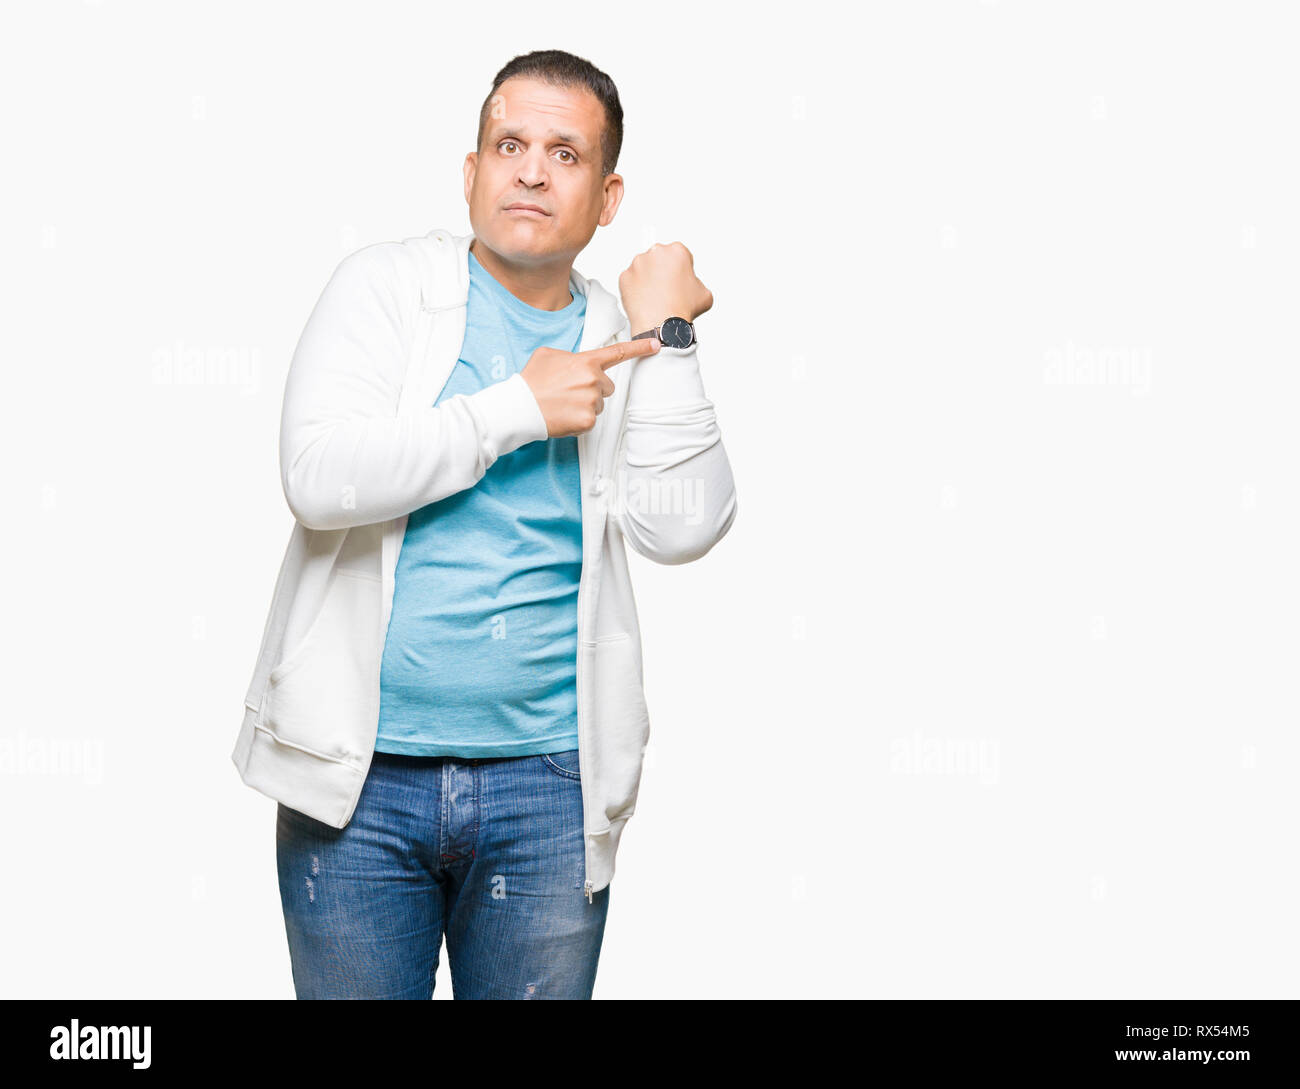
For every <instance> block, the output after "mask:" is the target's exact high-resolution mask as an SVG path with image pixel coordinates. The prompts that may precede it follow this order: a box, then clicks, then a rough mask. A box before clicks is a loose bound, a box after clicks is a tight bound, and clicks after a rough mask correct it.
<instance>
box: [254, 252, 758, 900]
mask: <svg viewBox="0 0 1300 1089" xmlns="http://www.w3.org/2000/svg"><path fill="white" fill-rule="evenodd" d="M473 240H474V236H473V234H466V235H453V234H450V233H448V232H447V231H442V230H434V231H431V232H430V233H429V234H428V235H426V236H424V237H422V238H408V239H406V240H405V241H403V242H384V243H379V244H376V245H373V246H367V247H365V248H364V249H361V250H358V251H357V252H356V253H353V254H351V255H349V256H348V257H346V258H344V259H343V261H342V262H340V264H339V266H338V268H337V269H336V270H335V272H334V275H333V276H332V277H331V279H330V281H329V283H328V284H327V285H326V287H325V290H324V292H323V293H322V294H321V297H320V300H319V301H318V302H317V304H316V307H315V309H314V310H313V311H312V313H311V317H310V318H309V319H308V322H307V326H306V328H305V329H304V330H303V334H302V337H301V339H300V340H299V342H298V347H297V349H296V351H295V352H294V356H293V360H292V362H291V364H290V367H289V375H288V379H287V381H286V383H285V392H284V408H283V413H282V417H281V426H280V475H281V482H282V484H283V486H284V494H285V498H286V499H287V501H288V504H289V509H290V510H291V511H292V512H293V515H294V518H295V523H294V527H293V531H292V534H291V536H290V538H289V544H288V548H287V549H286V551H285V555H284V559H283V561H282V562H281V565H280V572H279V576H278V577H277V579H276V584H275V591H274V593H273V595H272V602H271V609H270V613H269V615H268V617H267V620H266V626H265V629H264V632H263V636H262V644H261V649H260V651H259V653H258V658H257V665H256V668H255V670H254V672H253V679H252V683H251V684H250V685H249V688H248V693H247V695H246V696H245V699H244V704H245V707H244V718H243V723H242V726H241V727H240V730H239V736H238V740H237V742H236V744H235V749H234V752H233V754H232V759H233V760H234V762H235V766H236V767H237V768H238V769H239V774H240V777H241V778H242V780H243V781H244V782H245V783H246V784H247V785H248V786H251V787H253V788H254V789H256V790H258V791H260V792H261V793H263V794H266V795H267V796H269V797H271V798H273V799H275V800H277V801H279V802H283V803H284V804H285V805H287V806H289V807H290V808H292V809H296V810H298V811H300V812H302V813H305V814H306V815H307V816H309V817H313V818H314V819H316V820H319V821H322V822H324V823H326V824H328V825H330V826H332V827H334V828H343V827H345V826H346V825H347V823H348V821H349V820H351V818H352V814H353V812H354V811H355V809H356V805H357V800H358V799H359V797H360V795H361V788H362V785H363V784H364V782H365V778H366V775H367V773H368V771H369V768H370V760H371V757H372V756H373V755H374V745H375V736H376V731H377V727H378V722H379V670H380V663H381V660H382V655H383V650H384V640H385V637H386V634H387V631H388V621H389V617H390V615H391V611H392V603H393V589H394V585H395V579H394V575H395V571H396V567H397V557H398V554H399V552H400V549H401V544H402V538H403V536H404V534H405V532H406V518H407V515H408V514H409V513H410V512H411V511H414V510H418V509H419V508H421V507H423V506H426V505H427V504H429V503H433V502H436V501H437V500H439V499H442V498H445V497H446V496H448V495H452V494H454V493H456V492H458V491H461V490H462V489H464V488H470V487H473V486H474V484H475V483H477V482H478V480H479V479H480V478H481V477H482V476H483V474H484V473H485V472H486V471H487V470H488V468H489V466H491V465H492V463H493V462H495V461H496V459H497V458H498V457H500V456H501V455H502V454H506V453H509V452H510V451H511V450H514V449H517V448H518V447H520V446H522V445H524V443H527V442H533V441H535V440H540V439H545V438H546V437H547V431H546V421H545V419H544V418H543V416H542V412H541V409H540V408H539V407H538V404H537V401H536V399H535V398H534V397H533V394H532V390H531V389H530V388H529V386H528V384H527V383H526V382H525V381H524V379H523V377H522V375H519V374H514V375H511V376H510V377H509V378H507V379H505V380H504V381H502V382H497V383H495V384H494V385H491V386H488V387H487V388H485V389H482V390H479V391H478V392H477V393H474V394H471V395H464V394H461V395H458V396H456V397H452V398H450V399H448V400H446V401H444V402H443V403H442V404H438V405H435V404H434V402H435V400H436V399H437V397H438V394H439V393H440V392H441V390H442V387H443V385H444V384H445V382H446V380H447V377H448V376H449V375H450V373H451V370H452V368H453V367H455V365H456V363H457V361H458V360H459V358H460V349H461V345H462V342H463V341H464V336H465V321H466V304H467V302H468V298H469V246H470V243H471V242H472V241H473ZM570 285H571V287H572V288H573V290H575V291H581V292H583V293H584V294H585V295H586V296H587V313H586V322H585V325H584V328H583V333H582V343H581V345H580V348H579V350H580V351H586V350H588V349H591V348H598V347H602V346H604V345H607V344H613V343H615V342H617V341H619V340H626V339H627V338H628V337H629V336H630V335H631V333H632V332H633V331H634V330H631V329H629V328H628V322H627V318H626V317H624V315H623V313H622V311H621V310H620V308H619V305H618V300H617V299H616V298H615V296H614V295H612V294H611V293H610V292H608V291H606V290H605V288H604V287H602V286H601V284H600V283H599V282H598V281H596V280H588V279H586V278H585V277H583V276H581V275H580V274H579V273H578V272H577V271H576V269H575V270H572V271H571V275H570ZM635 332H641V330H635ZM697 351H698V348H697V347H691V348H688V349H685V350H679V349H673V348H666V347H661V348H660V349H659V351H658V352H657V353H656V354H655V355H653V356H646V357H640V358H635V359H629V360H626V361H624V362H622V363H619V364H617V365H615V366H613V367H611V368H609V369H608V370H607V371H606V373H607V374H608V375H609V377H610V378H611V379H612V380H613V382H614V387H615V389H614V392H613V393H612V394H611V395H610V396H609V397H608V398H607V399H606V401H605V407H604V411H602V412H601V413H600V414H599V415H598V416H597V417H596V426H595V427H593V428H592V429H591V430H590V431H588V432H586V433H584V434H582V435H580V436H578V464H579V474H580V478H581V485H582V496H583V502H582V574H581V577H580V580H579V584H578V661H577V697H578V756H579V767H580V769H581V779H582V799H583V832H584V839H585V858H586V885H585V889H584V891H585V893H586V895H587V897H588V898H589V899H590V897H591V896H592V894H593V893H595V892H598V891H599V890H600V889H602V888H604V887H605V886H606V885H608V884H609V883H610V880H611V878H612V877H613V875H614V856H615V853H616V851H617V848H618V841H619V837H620V836H621V835H622V832H623V827H624V824H625V823H626V821H627V819H628V818H629V817H630V816H632V813H633V812H634V810H635V808H636V798H637V791H638V788H639V786H640V781H641V766H642V759H643V754H644V751H645V745H646V742H647V739H648V738H649V730H650V721H649V714H648V711H647V706H646V699H645V693H644V687H643V682H642V672H641V636H640V631H639V628H638V625H637V615H636V604H635V601H634V600H633V594H632V583H631V580H630V578H629V575H628V568H627V556H626V553H625V552H624V548H623V542H624V540H626V541H627V542H628V543H629V544H631V546H632V547H633V548H634V549H635V550H636V551H637V552H639V553H641V554H642V555H643V556H646V557H648V558H650V559H652V560H655V561H657V562H659V563H665V564H678V563H687V562H689V561H690V560H694V559H697V558H699V557H700V556H702V555H704V554H705V553H706V552H707V551H708V550H709V549H710V548H712V547H713V545H714V544H715V543H716V542H717V541H718V540H720V539H721V538H722V536H723V535H724V534H725V533H726V532H727V530H728V529H729V528H730V527H731V523H732V521H733V520H734V518H735V516H736V495H735V485H734V482H733V480H732V475H731V466H730V464H729V463H728V461H727V455H726V451H725V450H724V449H723V445H722V435H721V432H720V431H719V429H718V424H717V419H716V417H715V414H714V410H713V405H712V403H711V402H710V401H709V400H708V398H707V397H706V396H705V393H704V385H703V382H702V381H701V378H700V370H699V362H698V359H697V355H696V353H697Z"/></svg>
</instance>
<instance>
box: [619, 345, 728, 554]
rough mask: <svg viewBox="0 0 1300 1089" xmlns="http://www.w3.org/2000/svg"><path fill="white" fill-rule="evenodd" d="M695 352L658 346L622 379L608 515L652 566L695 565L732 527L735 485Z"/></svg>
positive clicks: (696, 346)
mask: <svg viewBox="0 0 1300 1089" xmlns="http://www.w3.org/2000/svg"><path fill="white" fill-rule="evenodd" d="M698 351H699V346H698V345H693V346H692V347H690V348H688V349H685V350H680V349H673V348H660V349H659V351H658V352H656V353H655V354H654V355H651V356H643V357H641V358H639V359H638V360H637V362H636V367H635V369H634V370H633V372H632V374H631V376H630V377H629V379H628V383H629V384H628V404H627V417H626V421H625V425H624V426H625V432H624V438H623V442H622V443H621V444H620V451H619V455H618V461H617V462H616V467H615V472H614V477H615V479H614V484H615V496H614V501H613V502H614V509H615V512H616V516H617V518H618V521H619V525H620V526H621V528H622V531H623V536H624V539H625V540H627V542H628V543H629V544H630V545H631V546H632V548H633V549H634V550H635V551H637V552H639V553H640V554H641V555H643V556H645V557H647V558H648V559H651V560H654V561H655V562H656V563H663V564H680V563H689V562H690V561H692V560H696V559H699V558H700V557H701V556H703V555H704V554H705V553H706V552H708V551H709V549H711V548H712V547H713V546H714V545H715V544H716V543H717V542H718V541H720V540H721V539H722V537H723V536H724V535H725V534H726V532H727V530H729V529H730V528H731V523H732V522H733V521H734V520H735V517H736V487H735V481H734V480H733V478H732V474H731V464H730V462H728V460H727V452H726V450H725V449H724V447H723V445H722V431H721V430H720V428H719V427H718V420H717V415H716V413H715V412H714V408H713V403H712V402H711V401H710V400H709V399H708V397H707V396H706V395H705V392H704V383H703V380H702V379H701V377H700V364H699V358H698Z"/></svg>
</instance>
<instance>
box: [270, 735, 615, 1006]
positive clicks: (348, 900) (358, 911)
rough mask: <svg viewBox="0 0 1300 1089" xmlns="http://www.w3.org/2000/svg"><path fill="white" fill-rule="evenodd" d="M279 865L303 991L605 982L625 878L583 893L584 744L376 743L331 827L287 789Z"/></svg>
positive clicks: (527, 990) (386, 992) (572, 992)
mask: <svg viewBox="0 0 1300 1089" xmlns="http://www.w3.org/2000/svg"><path fill="white" fill-rule="evenodd" d="M276 865H277V868H278V871H279V879H280V899H281V903H282V904H283V906H284V922H285V930H286V931H287V933H288V937H289V956H290V960H291V962H292V966H293V982H294V988H295V990H296V991H297V995H298V997H299V998H421V999H427V998H430V997H431V996H432V995H433V986H434V977H435V974H436V972H437V969H438V955H439V952H440V950H441V947H442V939H443V935H444V934H445V935H446V938H447V959H448V962H449V967H450V970H451V987H452V995H453V997H454V998H524V999H527V998H590V997H591V992H592V987H593V986H594V984H595V981H596V961H597V958H598V957H599V955H600V943H601V940H602V938H603V937H604V932H605V914H606V911H607V909H608V907H609V887H608V886H606V887H605V888H603V889H601V891H600V892H598V893H596V894H595V895H594V897H593V900H592V902H591V903H588V902H587V897H586V896H585V895H584V893H583V883H584V878H585V874H584V863H583V839H582V793H581V790H580V784H579V778H578V753H577V750H572V751H570V752H562V753H551V754H549V755H545V756H515V757H501V758H497V759H478V760H461V759H456V758H453V757H440V756H399V755H396V754H393V753H384V752H376V753H375V754H374V759H373V762H372V763H371V765H370V772H369V774H368V776H367V777H366V781H365V785H364V786H363V787H362V791H361V797H360V799H359V800H358V802H357V808H356V812H355V813H354V814H353V816H352V819H351V821H350V822H349V823H348V825H347V827H345V828H341V829H340V828H331V827H330V826H329V825H327V824H323V823H321V822H320V821H317V820H313V819H312V818H311V817H307V816H305V815H303V814H302V813H299V812H298V811H297V810H294V809H290V808H289V807H288V806H286V805H283V804H281V805H280V806H279V809H278V812H277V816H276Z"/></svg>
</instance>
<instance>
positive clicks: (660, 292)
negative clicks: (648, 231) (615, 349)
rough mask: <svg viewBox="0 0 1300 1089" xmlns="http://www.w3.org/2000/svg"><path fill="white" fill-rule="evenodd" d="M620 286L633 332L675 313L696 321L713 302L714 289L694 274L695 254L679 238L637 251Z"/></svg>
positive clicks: (644, 328) (642, 330) (651, 325)
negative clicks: (642, 251) (712, 290)
mask: <svg viewBox="0 0 1300 1089" xmlns="http://www.w3.org/2000/svg"><path fill="white" fill-rule="evenodd" d="M618 290H619V294H620V295H622V296H623V310H624V312H625V313H626V314H627V317H628V320H629V321H630V322H631V323H632V332H633V333H644V332H645V331H646V330H648V329H653V328H654V327H655V326H656V325H658V324H659V323H660V322H661V321H663V320H664V318H667V317H672V316H674V315H675V316H677V317H681V318H685V319H686V320H687V321H694V320H695V319H696V318H698V317H699V316H700V315H701V314H703V313H704V312H705V311H706V310H708V309H709V308H710V307H711V306H712V305H713V293H712V292H711V291H710V290H709V289H708V288H707V287H705V286H704V285H703V284H702V283H701V282H700V280H699V277H698V276H696V275H695V258H694V257H692V256H691V251H690V250H688V249H687V248H686V247H685V246H683V245H682V244H681V243H680V242H669V243H668V244H667V245H664V244H663V243H662V242H656V243H655V244H654V245H653V246H651V247H650V248H649V249H648V250H646V251H645V253H639V254H637V255H636V256H635V257H634V258H632V263H631V264H630V265H628V267H627V268H626V269H625V270H624V271H623V273H622V274H621V275H620V276H619V278H618ZM647 339H654V338H647Z"/></svg>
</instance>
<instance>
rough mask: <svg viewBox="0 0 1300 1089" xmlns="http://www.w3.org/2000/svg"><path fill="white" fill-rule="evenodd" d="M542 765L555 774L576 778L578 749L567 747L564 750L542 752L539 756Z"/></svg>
mask: <svg viewBox="0 0 1300 1089" xmlns="http://www.w3.org/2000/svg"><path fill="white" fill-rule="evenodd" d="M541 761H542V765H543V766H544V767H545V768H546V769H547V770H548V771H552V772H554V773H555V774H556V775H559V776H562V777H563V778H565V779H578V778H580V776H579V774H578V750H577V749H568V750H567V751H565V752H549V753H543V754H542V756H541Z"/></svg>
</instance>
